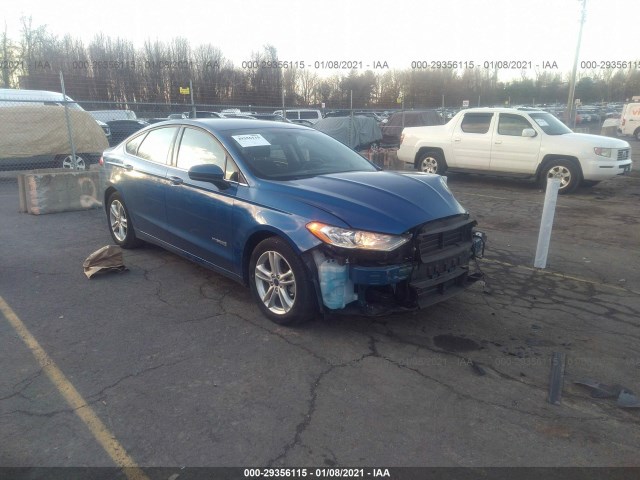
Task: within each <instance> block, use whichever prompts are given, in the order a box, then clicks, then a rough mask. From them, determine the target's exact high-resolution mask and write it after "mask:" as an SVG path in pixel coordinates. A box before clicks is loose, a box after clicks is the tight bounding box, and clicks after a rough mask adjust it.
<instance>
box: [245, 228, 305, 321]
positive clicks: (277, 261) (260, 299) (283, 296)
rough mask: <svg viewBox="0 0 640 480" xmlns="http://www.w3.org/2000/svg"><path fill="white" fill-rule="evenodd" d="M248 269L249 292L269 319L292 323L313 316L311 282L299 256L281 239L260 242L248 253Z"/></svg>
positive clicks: (268, 239) (275, 238)
mask: <svg viewBox="0 0 640 480" xmlns="http://www.w3.org/2000/svg"><path fill="white" fill-rule="evenodd" d="M249 272H250V285H251V293H252V294H253V297H254V299H255V300H256V302H257V303H258V306H259V307H260V310H261V311H262V313H263V314H264V315H265V316H266V317H267V318H269V320H271V321H273V322H275V323H277V324H280V325H293V324H297V323H302V322H305V321H307V320H310V319H312V318H313V316H314V313H313V312H314V310H315V308H316V301H315V295H314V290H313V285H312V283H311V281H310V280H309V275H308V273H307V270H306V268H305V266H304V264H303V263H302V260H301V258H300V257H299V256H298V255H297V254H296V253H295V252H294V251H293V249H292V248H291V247H290V246H289V245H288V244H287V243H286V242H285V241H284V240H282V239H281V238H278V237H271V238H267V239H266V240H263V241H262V242H260V243H259V244H258V245H257V246H256V248H255V249H254V250H253V253H252V254H251V261H250V264H249Z"/></svg>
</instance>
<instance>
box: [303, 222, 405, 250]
mask: <svg viewBox="0 0 640 480" xmlns="http://www.w3.org/2000/svg"><path fill="white" fill-rule="evenodd" d="M307 229H308V230H309V231H310V232H311V233H313V234H314V235H315V236H316V237H318V238H319V239H320V240H322V241H323V242H325V243H328V244H329V245H334V246H336V247H342V248H359V249H362V250H382V251H384V252H390V251H391V250H395V249H396V248H398V247H399V246H400V245H403V244H405V243H407V242H408V241H409V237H408V236H404V237H403V236H400V235H387V234H385V233H375V232H365V231H362V230H349V229H346V228H340V227H334V226H333V225H327V224H325V223H320V222H311V223H308V224H307Z"/></svg>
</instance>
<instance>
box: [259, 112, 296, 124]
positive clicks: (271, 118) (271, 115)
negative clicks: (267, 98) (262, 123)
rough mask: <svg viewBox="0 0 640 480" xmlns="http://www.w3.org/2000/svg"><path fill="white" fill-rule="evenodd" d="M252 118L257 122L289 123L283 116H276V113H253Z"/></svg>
mask: <svg viewBox="0 0 640 480" xmlns="http://www.w3.org/2000/svg"><path fill="white" fill-rule="evenodd" d="M251 116H252V117H253V118H255V119H257V120H267V121H270V122H289V120H287V119H286V118H284V117H283V116H282V115H276V114H275V113H252V114H251Z"/></svg>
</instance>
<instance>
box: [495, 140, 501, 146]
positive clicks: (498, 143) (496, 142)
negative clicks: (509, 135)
mask: <svg viewBox="0 0 640 480" xmlns="http://www.w3.org/2000/svg"><path fill="white" fill-rule="evenodd" d="M493 143H495V144H496V145H500V144H501V143H502V140H496V141H495V142H493Z"/></svg>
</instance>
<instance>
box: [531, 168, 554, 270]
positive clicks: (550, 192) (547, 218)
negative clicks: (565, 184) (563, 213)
mask: <svg viewBox="0 0 640 480" xmlns="http://www.w3.org/2000/svg"><path fill="white" fill-rule="evenodd" d="M559 189H560V178H558V177H551V178H548V179H547V192H546V194H545V196H544V207H542V218H541V219H540V233H539V234H538V247H537V248H536V258H535V260H534V262H533V266H534V267H536V268H546V266H547V254H548V253H549V242H550V240H551V229H552V227H553V217H554V215H555V213H556V203H557V202H558V190H559Z"/></svg>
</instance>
